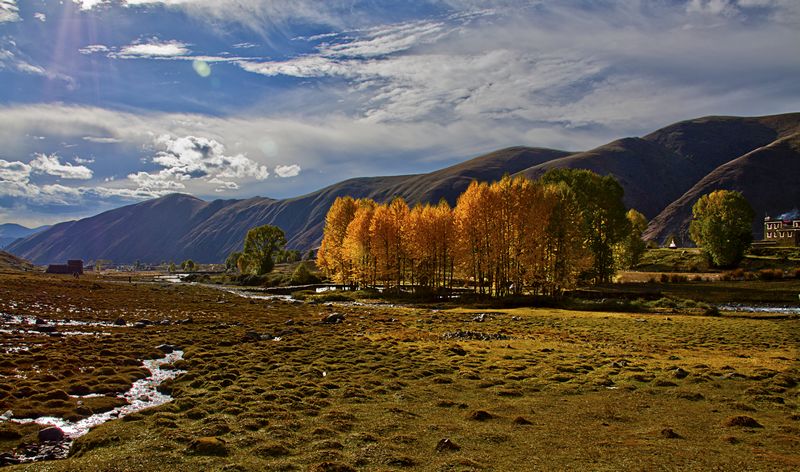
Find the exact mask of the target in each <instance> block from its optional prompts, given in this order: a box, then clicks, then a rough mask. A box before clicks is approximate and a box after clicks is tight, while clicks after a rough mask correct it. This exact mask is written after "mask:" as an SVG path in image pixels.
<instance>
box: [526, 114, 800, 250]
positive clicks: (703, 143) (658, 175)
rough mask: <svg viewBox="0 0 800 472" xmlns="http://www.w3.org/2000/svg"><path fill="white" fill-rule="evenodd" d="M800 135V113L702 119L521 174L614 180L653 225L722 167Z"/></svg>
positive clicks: (626, 201) (628, 204) (611, 144)
mask: <svg viewBox="0 0 800 472" xmlns="http://www.w3.org/2000/svg"><path fill="white" fill-rule="evenodd" d="M797 131H800V113H793V114H788V115H776V116H767V117H758V118H736V117H730V116H711V117H705V118H698V119H695V120H688V121H682V122H680V123H676V124H673V125H670V126H667V127H666V128H662V129H660V130H658V131H655V132H653V133H651V134H649V135H647V136H644V137H642V138H625V139H620V140H617V141H614V142H612V143H609V144H606V145H604V146H600V147H598V148H595V149H593V150H591V151H586V152H581V153H577V154H572V155H570V156H567V157H563V158H561V159H554V160H551V161H549V162H546V163H543V164H539V165H537V166H534V167H531V168H529V169H526V170H525V171H523V172H521V174H523V175H526V176H528V177H531V178H536V177H538V176H539V175H541V174H543V173H544V172H546V171H547V170H548V169H552V168H563V167H569V168H582V169H590V170H593V171H595V172H597V173H598V174H601V175H607V174H611V175H613V176H614V177H616V178H617V180H619V182H620V184H622V186H623V188H624V189H625V203H626V204H627V206H629V207H631V208H636V209H637V210H639V211H641V212H642V213H643V214H644V215H645V216H646V217H647V218H649V219H652V218H655V217H656V216H658V215H659V213H661V212H662V211H663V210H664V209H665V208H667V207H668V206H669V205H670V204H672V202H674V201H675V200H677V199H678V198H680V197H681V196H682V195H684V193H686V192H687V191H689V189H691V188H692V187H693V186H694V185H695V184H697V183H698V182H699V181H700V180H702V179H703V178H705V177H706V175H708V174H709V173H710V172H712V171H714V170H715V169H717V168H718V167H719V166H721V165H723V164H725V163H727V162H730V161H732V160H735V159H737V158H739V157H740V156H743V155H745V154H747V153H749V152H751V151H753V150H755V149H758V148H761V147H763V146H767V145H769V144H770V143H773V142H775V141H776V140H779V139H782V138H783V137H785V136H787V135H790V134H792V133H793V132H797ZM742 183H743V184H744V182H742ZM698 198H699V196H698ZM650 234H656V232H652V231H651V232H650ZM658 234H660V233H658ZM665 236H666V235H665Z"/></svg>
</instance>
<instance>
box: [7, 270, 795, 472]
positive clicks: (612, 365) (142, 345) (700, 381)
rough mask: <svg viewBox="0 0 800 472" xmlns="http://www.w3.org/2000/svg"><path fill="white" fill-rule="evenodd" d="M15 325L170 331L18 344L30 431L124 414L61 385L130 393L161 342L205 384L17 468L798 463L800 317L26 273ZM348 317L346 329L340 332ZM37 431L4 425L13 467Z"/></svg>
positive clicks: (181, 385)
mask: <svg viewBox="0 0 800 472" xmlns="http://www.w3.org/2000/svg"><path fill="white" fill-rule="evenodd" d="M765 283H766V282H765ZM770 283H773V284H780V283H782V282H770ZM639 285H643V284H639ZM682 285H686V287H682ZM689 286H691V287H692V288H691V289H690V288H688V287H689ZM674 287H675V290H691V291H699V292H702V293H708V292H709V290H710V288H709V287H701V286H700V285H698V284H674ZM714 287H718V288H719V289H720V294H722V293H725V292H726V291H727V293H731V292H730V287H727V286H721V285H720V286H718V285H716V284H714ZM770 287H777V285H772V286H770ZM761 289H764V290H765V288H764V287H761ZM784 290H785V291H786V292H787V293H789V292H790V290H791V288H784ZM720 296H721V295H720ZM711 298H714V297H711ZM0 312H4V313H11V314H19V315H24V314H30V315H33V316H41V317H44V318H48V319H63V318H67V317H69V318H71V319H83V320H104V321H114V320H116V319H118V318H120V317H122V318H124V319H126V320H129V321H136V320H143V319H146V320H149V321H155V322H159V323H160V322H161V321H164V320H167V321H168V322H170V324H166V323H165V324H163V325H162V324H150V325H147V326H146V327H141V328H133V327H127V326H126V327H117V328H108V327H104V328H97V331H98V332H108V333H109V334H108V335H99V336H94V335H83V336H66V337H50V336H42V335H40V334H21V335H11V334H3V336H4V337H3V344H4V346H5V347H6V348H8V347H10V346H17V347H19V346H27V347H29V348H30V350H28V351H20V352H13V353H6V354H0V374H2V377H0V410H2V411H5V410H7V409H11V410H13V411H14V413H15V415H16V416H18V417H19V416H23V415H48V414H58V415H61V416H72V417H75V418H78V417H80V416H81V415H85V414H88V413H90V412H91V411H102V410H103V409H108V408H109V406H108V405H106V404H103V402H108V401H110V400H108V399H105V400H103V399H96V400H94V401H95V402H96V403H97V404H95V405H86V404H82V405H78V404H77V401H76V400H75V399H73V398H72V397H69V398H68V399H64V396H63V394H62V393H59V392H69V391H70V388H74V386H76V385H78V386H82V388H81V391H83V392H98V393H106V392H113V391H122V390H124V389H125V386H126V385H128V383H129V382H130V381H132V380H133V379H135V378H137V377H138V376H141V375H142V370H141V369H140V368H138V365H139V360H140V359H143V358H156V357H160V354H159V353H158V352H157V351H156V350H155V347H156V346H157V345H159V344H161V343H165V342H169V343H172V344H176V345H178V346H179V347H181V348H183V349H184V350H185V361H182V362H181V365H180V366H179V367H180V368H182V369H185V370H186V371H187V373H185V374H183V375H181V376H180V377H178V378H177V379H176V380H175V381H174V382H172V384H171V385H169V386H168V387H170V388H171V390H172V394H173V396H174V398H175V399H174V401H173V402H172V403H169V404H166V405H163V406H161V407H158V408H154V409H150V410H145V411H143V412H140V413H136V414H134V415H131V416H129V417H126V418H125V419H123V420H120V421H112V422H109V423H106V424H104V425H102V426H100V427H97V428H96V429H94V430H93V431H92V432H91V433H89V434H88V435H86V436H84V437H82V438H81V439H79V440H78V441H77V442H76V444H75V446H74V447H73V455H72V457H71V458H69V459H67V460H62V461H51V462H41V463H36V464H30V465H21V466H12V467H10V468H9V469H8V470H31V471H33V470H36V471H41V470H53V471H59V470H70V471H71V470H87V471H89V470H92V471H93V470H119V471H122V470H314V471H347V470H378V471H381V470H387V471H388V470H402V469H419V470H434V471H451V470H465V471H466V470H497V471H506V470H623V469H624V470H630V469H633V470H711V469H713V470H732V471H733V470H736V471H738V470H770V471H774V470H797V469H798V468H800V410H799V409H798V406H800V388H799V387H798V383H800V362H799V361H800V353H799V352H798V346H799V345H800V320H799V319H797V318H796V317H794V318H791V317H784V318H777V319H748V318H747V317H728V316H715V317H705V316H697V315H694V316H688V315H684V314H681V313H669V314H663V313H662V314H625V313H602V312H585V311H564V310H554V309H531V308H516V309H492V310H490V311H487V310H475V309H464V308H454V307H451V308H447V309H439V310H437V309H431V308H425V307H418V308H410V307H392V306H385V305H362V306H354V305H325V304H322V305H312V304H296V303H287V302H280V301H264V300H249V299H245V298H241V297H238V296H235V295H232V294H229V293H226V292H222V291H218V290H213V289H209V288H202V287H194V286H186V285H169V284H143V283H140V284H136V283H134V284H129V283H121V282H106V281H102V280H94V279H91V278H84V279H81V280H78V281H76V280H74V279H72V278H58V277H49V276H42V275H10V274H5V275H2V274H0ZM334 312H337V313H340V314H343V315H344V321H343V322H341V323H336V324H328V323H322V322H321V321H320V320H322V319H323V318H324V317H326V316H327V315H329V314H331V313H334ZM480 314H483V315H484V316H483V317H482V319H483V321H475V318H476V317H478V316H479V315H480ZM479 319H480V318H479ZM289 320H291V321H289ZM87 329H89V328H87ZM262 335H267V336H262ZM276 336H278V337H280V340H279V341H274V340H272V339H273V338H274V337H276ZM262 337H263V338H264V339H265V340H261V338H262ZM101 398H102V397H101ZM742 417H746V418H749V419H742ZM38 429H39V428H38V427H36V426H30V425H27V426H21V425H16V424H13V423H8V422H5V423H0V452H2V451H4V450H6V451H7V450H10V449H12V448H14V447H18V446H19V445H20V444H21V443H26V442H35V441H36V433H37V431H38ZM445 440H448V441H445ZM437 446H438V447H437Z"/></svg>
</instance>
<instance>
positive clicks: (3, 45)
mask: <svg viewBox="0 0 800 472" xmlns="http://www.w3.org/2000/svg"><path fill="white" fill-rule="evenodd" d="M2 1H3V0H0V2H2ZM2 11H3V10H2V9H0V15H2ZM3 69H14V70H17V71H18V72H22V73H23V74H29V75H38V76H41V77H45V78H47V79H49V80H57V81H61V82H63V83H64V84H66V87H67V89H69V90H74V89H76V88H77V82H76V81H75V79H73V78H72V77H71V76H69V75H67V74H64V73H61V72H57V71H53V70H49V69H47V68H44V67H42V66H38V65H36V64H33V63H32V62H31V61H30V59H29V58H28V57H27V55H26V54H24V53H23V52H22V51H20V50H19V48H18V47H17V43H16V42H15V41H14V40H13V39H11V38H10V37H7V36H6V37H0V70H3Z"/></svg>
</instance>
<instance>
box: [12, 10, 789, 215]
mask: <svg viewBox="0 0 800 472" xmlns="http://www.w3.org/2000/svg"><path fill="white" fill-rule="evenodd" d="M796 111H800V1H797V0H647V1H646V0H618V1H609V0H499V1H479V0H418V1H413V0H405V1H399V0H395V1H389V0H324V1H323V0H315V1H312V0H61V1H56V0H54V1H50V0H0V223H7V222H15V223H21V224H24V225H27V226H37V225H41V224H52V223H55V222H59V221H65V220H69V219H75V218H80V217H85V216H90V215H94V214H97V213H99V212H102V211H105V210H108V209H111V208H115V207H119V206H122V205H126V204H130V203H135V202H138V201H142V200H145V199H149V198H154V197H158V196H161V195H165V194H168V193H173V192H183V193H189V194H192V195H195V196H198V197H200V198H203V199H206V200H212V199H217V198H225V199H228V198H250V197H253V196H264V197H271V198H286V197H292V196H298V195H302V194H305V193H308V192H311V191H314V190H317V189H319V188H322V187H324V186H326V185H330V184H333V183H336V182H339V181H341V180H345V179H348V178H352V177H363V176H374V175H396V174H410V173H421V172H430V171H432V170H436V169H439V168H443V167H446V166H448V165H452V164H455V163H457V162H460V161H463V160H466V159H468V158H471V157H474V156H477V155H480V154H482V153H485V152H490V151H493V150H496V149H500V148H504V147H508V146H516V145H526V146H539V147H550V148H556V149H564V150H570V151H580V150H587V149H591V148H592V147H595V146H599V145H602V144H604V143H606V142H609V141H612V140H614V139H617V138H621V137H626V136H640V135H643V134H646V133H648V132H650V131H653V130H655V129H657V128H659V127H662V126H665V125H667V124H670V123H673V122H676V121H680V120H684V119H690V118H695V117H699V116H705V115H739V116H755V115H765V114H776V113H785V112H796Z"/></svg>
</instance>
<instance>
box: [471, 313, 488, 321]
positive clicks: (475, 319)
mask: <svg viewBox="0 0 800 472" xmlns="http://www.w3.org/2000/svg"><path fill="white" fill-rule="evenodd" d="M472 321H474V322H476V323H483V322H484V321H486V313H481V314H479V315H478V316H476V317H475V318H472Z"/></svg>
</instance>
